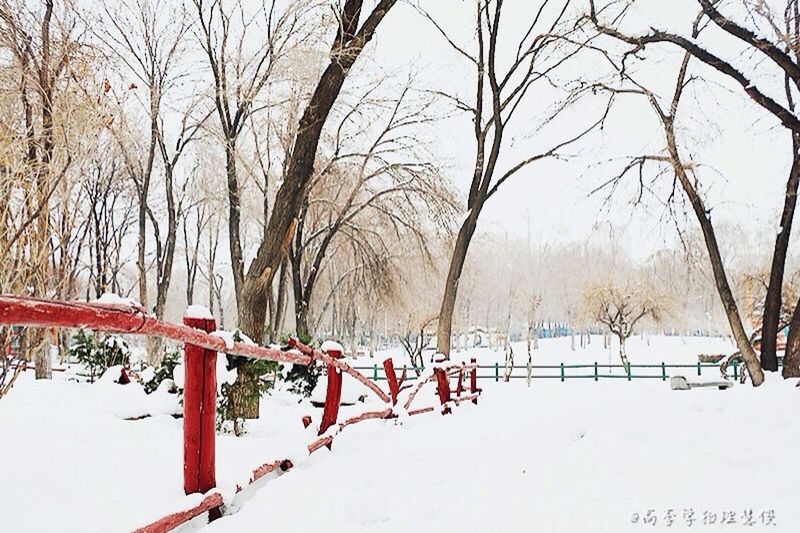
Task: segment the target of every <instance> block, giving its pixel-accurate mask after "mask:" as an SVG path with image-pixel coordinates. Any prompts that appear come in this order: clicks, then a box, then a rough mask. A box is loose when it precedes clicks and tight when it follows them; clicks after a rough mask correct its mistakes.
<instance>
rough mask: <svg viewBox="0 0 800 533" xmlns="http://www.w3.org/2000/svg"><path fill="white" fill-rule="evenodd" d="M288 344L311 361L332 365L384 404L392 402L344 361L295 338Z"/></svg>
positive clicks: (290, 339) (378, 388)
mask: <svg viewBox="0 0 800 533" xmlns="http://www.w3.org/2000/svg"><path fill="white" fill-rule="evenodd" d="M288 344H289V346H291V347H292V348H295V349H297V350H298V351H299V352H300V353H302V354H303V355H306V356H308V357H310V358H312V359H317V360H319V361H322V362H323V363H325V364H326V365H333V366H335V367H336V368H338V369H339V370H341V371H342V372H345V373H347V374H350V375H351V376H352V377H353V378H354V379H355V380H356V381H358V382H359V383H361V384H362V385H364V386H365V387H367V388H368V389H369V390H371V391H372V392H374V393H375V395H376V396H378V398H380V399H381V400H383V401H384V402H385V403H389V402H391V401H392V400H391V398H389V396H388V395H387V394H386V393H385V392H383V391H382V390H381V388H380V387H378V386H377V385H376V384H375V383H373V382H372V381H370V380H369V378H367V377H366V376H365V375H364V374H362V373H361V372H359V371H358V370H355V369H354V368H353V367H351V366H350V365H348V364H347V363H345V362H344V361H339V360H338V359H335V358H333V357H331V356H329V355H327V354H325V353H322V352H321V351H319V350H315V349H314V348H312V347H310V346H307V345H305V344H303V343H302V342H300V341H298V340H297V339H295V338H289V341H288Z"/></svg>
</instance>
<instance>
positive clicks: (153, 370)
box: [139, 350, 181, 394]
mask: <svg viewBox="0 0 800 533" xmlns="http://www.w3.org/2000/svg"><path fill="white" fill-rule="evenodd" d="M180 364H181V352H180V351H179V350H166V352H165V353H164V357H162V358H161V362H160V363H159V364H158V366H157V367H152V366H148V367H146V368H144V369H143V370H142V371H141V372H139V380H140V381H141V382H142V386H143V387H144V391H145V392H146V393H147V394H150V393H152V392H154V391H155V390H156V389H158V387H159V385H161V383H163V382H164V381H165V380H172V375H173V372H174V371H175V367H177V366H178V365H180Z"/></svg>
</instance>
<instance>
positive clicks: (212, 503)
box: [133, 492, 222, 533]
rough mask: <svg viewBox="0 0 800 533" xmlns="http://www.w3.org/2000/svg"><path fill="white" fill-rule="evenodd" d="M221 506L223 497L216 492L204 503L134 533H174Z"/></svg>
mask: <svg viewBox="0 0 800 533" xmlns="http://www.w3.org/2000/svg"><path fill="white" fill-rule="evenodd" d="M221 505H222V495H220V494H219V493H218V492H215V493H213V494H209V495H207V496H206V497H205V498H203V501H201V502H200V503H199V504H197V505H195V506H194V507H190V508H189V509H185V510H183V511H178V512H177V513H172V514H171V515H168V516H165V517H164V518H162V519H160V520H157V521H156V522H153V523H152V524H148V525H146V526H144V527H140V528H139V529H137V530H136V531H134V532H133V533H166V532H167V531H172V530H173V529H175V528H176V527H178V526H179V525H181V524H185V523H186V522H188V521H189V520H191V519H192V518H194V517H196V516H200V515H201V514H203V513H205V512H206V511H211V510H213V509H219V507H220V506H221Z"/></svg>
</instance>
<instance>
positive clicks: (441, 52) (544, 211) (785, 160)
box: [374, 0, 790, 253]
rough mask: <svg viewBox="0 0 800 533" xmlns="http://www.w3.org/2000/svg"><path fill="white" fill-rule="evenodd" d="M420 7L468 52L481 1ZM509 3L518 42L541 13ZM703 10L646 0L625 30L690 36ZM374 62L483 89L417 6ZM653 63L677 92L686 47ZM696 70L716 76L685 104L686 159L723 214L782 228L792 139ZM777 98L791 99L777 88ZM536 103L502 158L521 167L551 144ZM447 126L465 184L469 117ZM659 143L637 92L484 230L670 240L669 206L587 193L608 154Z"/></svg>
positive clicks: (505, 199)
mask: <svg viewBox="0 0 800 533" xmlns="http://www.w3.org/2000/svg"><path fill="white" fill-rule="evenodd" d="M586 3H587V2H586V1H585V0H577V1H576V2H575V5H576V8H584V7H585V4H586ZM420 4H421V5H423V6H425V7H426V9H428V11H429V12H430V13H431V14H432V15H433V16H434V18H435V19H436V20H438V21H440V23H441V24H442V25H443V26H444V27H445V28H446V29H447V31H448V32H450V33H451V34H452V35H453V36H454V40H456V41H458V42H459V43H460V44H463V45H464V47H465V48H469V47H471V46H472V41H471V36H472V34H473V24H474V23H473V22H472V20H473V16H474V15H473V9H474V7H473V3H472V2H471V1H469V0H466V1H465V0H435V1H432V0H421V1H420ZM505 5H506V11H505V13H504V19H503V24H504V26H503V30H504V31H507V35H508V36H509V37H510V38H516V37H518V36H519V35H520V31H521V30H522V29H523V24H524V23H525V21H527V20H530V17H532V16H533V7H532V6H535V5H538V2H530V1H529V0H506V2H505ZM697 12H698V6H697V3H696V1H695V0H669V1H664V0H639V1H638V7H637V9H636V10H635V11H634V12H632V13H631V15H630V16H629V17H628V18H627V19H626V21H625V29H626V31H628V32H629V33H643V32H645V31H647V27H648V26H652V27H656V28H662V29H668V30H671V31H674V32H677V33H682V34H688V32H689V31H690V25H691V20H692V19H693V18H694V17H695V16H696V14H697ZM701 42H706V43H708V45H709V46H712V47H714V50H715V52H717V53H719V54H721V55H723V56H724V57H727V58H731V59H732V60H734V61H737V62H739V63H740V64H741V63H746V62H747V63H748V64H752V61H754V60H757V59H759V58H752V57H740V56H741V55H742V54H741V52H742V47H741V46H739V45H738V43H736V42H735V41H733V40H731V39H730V38H728V37H727V36H725V35H724V34H722V32H721V31H720V30H718V29H716V28H713V27H710V28H708V30H706V31H705V32H704V35H703V36H701ZM374 57H375V59H377V60H378V61H379V62H380V63H381V64H382V65H383V66H384V68H386V69H387V70H395V69H396V70H398V71H403V70H413V71H416V72H417V73H418V77H419V79H420V81H421V82H423V83H427V84H430V85H432V86H434V87H436V88H439V89H442V90H446V91H449V92H457V93H458V94H460V95H463V96H469V95H471V94H472V93H473V92H474V89H473V83H474V80H473V78H472V77H471V71H470V70H469V69H468V63H467V62H466V61H464V60H463V59H460V58H459V57H458V56H457V55H456V54H455V53H453V51H452V49H451V48H450V47H449V46H448V45H447V44H446V42H445V41H444V39H443V38H442V37H441V36H440V35H439V34H438V32H437V31H436V30H435V29H434V28H433V26H432V25H431V24H430V23H427V22H426V21H425V20H424V19H423V18H422V17H420V15H419V14H418V13H416V11H415V10H414V9H413V8H412V7H411V6H410V5H408V3H405V2H403V3H400V4H398V6H397V7H396V8H395V9H394V10H393V12H392V13H391V14H390V16H389V17H387V19H386V20H385V21H384V24H383V25H382V27H381V29H380V33H379V35H378V38H377V46H376V48H375V50H374ZM648 58H649V59H651V60H653V62H652V63H648V64H647V66H646V67H637V68H638V75H639V76H641V78H642V79H644V80H647V82H648V84H652V85H653V86H654V87H655V88H657V90H658V91H659V92H660V93H662V94H664V95H665V96H669V91H671V89H672V83H674V82H673V80H674V78H675V74H676V69H677V62H678V61H679V60H680V53H679V51H677V50H675V49H673V48H670V47H669V45H663V46H661V47H660V48H654V49H653V50H652V51H651V52H649V53H648ZM580 61H583V62H584V63H576V64H573V66H572V68H573V69H574V71H575V72H576V73H577V72H581V71H583V70H584V68H585V71H586V72H592V69H593V67H596V65H597V64H598V61H597V58H596V57H589V56H588V55H587V56H586V57H585V58H584V59H582V60H580ZM760 68H761V70H760V75H762V76H763V79H765V80H768V79H769V76H770V75H771V74H773V75H774V74H775V72H774V71H770V70H769V69H768V68H767V67H766V66H764V65H762V66H761V67H760ZM692 69H693V72H694V73H696V74H702V75H703V76H704V77H705V78H706V79H707V81H706V82H703V83H701V84H696V87H695V89H694V90H692V91H691V94H690V95H688V96H687V97H686V98H685V104H682V105H685V107H684V109H683V111H684V115H683V116H682V119H681V123H680V127H681V139H680V142H681V144H682V145H683V146H684V147H685V156H686V157H687V158H691V159H692V160H693V161H696V162H698V163H702V164H704V165H708V168H707V169H706V170H705V171H703V173H702V174H701V175H702V178H703V186H704V188H705V189H706V190H707V191H708V201H709V204H710V205H711V206H713V208H714V211H713V217H714V219H715V220H723V219H728V220H736V221H739V222H740V223H742V224H743V225H746V226H751V227H761V228H768V227H770V226H775V225H776V224H777V220H778V217H779V209H780V206H781V203H782V199H781V195H782V190H783V188H784V186H785V180H786V173H787V171H788V168H789V155H790V154H789V147H790V138H789V135H788V134H787V133H786V132H785V130H783V129H782V128H780V127H778V126H777V125H776V122H775V121H774V120H772V118H771V117H768V116H766V114H765V113H764V112H762V111H761V110H760V109H759V108H757V107H755V106H754V105H753V104H751V103H750V102H749V100H748V99H747V98H746V96H745V95H744V93H743V92H742V91H741V89H739V88H737V86H735V85H732V84H731V83H729V82H728V81H727V80H725V79H724V78H722V77H721V76H719V75H717V74H715V73H714V72H712V71H710V70H709V69H708V68H707V67H704V66H703V65H701V64H700V63H697V62H696V63H694V64H693V67H692ZM595 73H596V72H595ZM760 79H761V78H760ZM765 83H769V82H768V81H765ZM776 90H779V86H778V87H777V89H776ZM773 92H774V91H773ZM775 96H776V97H778V98H780V99H781V100H783V99H784V98H781V96H782V95H781V94H779V93H778V94H776V95H775ZM539 100H540V99H539V98H537V95H536V94H531V95H530V96H529V98H528V102H529V104H528V105H527V107H526V108H525V109H524V110H522V111H523V112H522V113H521V114H520V115H521V116H520V117H519V118H518V119H517V123H516V124H515V127H514V132H515V137H516V140H517V142H515V143H514V146H511V147H509V148H508V149H507V150H506V151H505V152H504V154H505V158H504V160H503V162H504V163H505V164H513V162H514V161H515V160H516V159H517V158H519V157H520V156H521V154H524V153H528V152H530V146H532V144H529V143H533V144H535V143H536V142H542V141H541V139H532V140H529V139H524V135H526V133H531V132H530V131H526V128H525V126H526V122H527V121H528V119H530V121H531V123H535V119H536V117H537V116H539V115H540V114H541V113H542V112H543V111H544V107H543V105H546V104H545V103H544V102H541V101H539ZM601 103H602V100H600V99H597V100H595V101H594V103H591V104H585V105H594V106H596V107H597V106H599V105H601ZM596 111H598V112H599V109H597V110H596ZM590 112H591V110H590V109H582V110H581V113H585V114H587V116H588V114H590ZM579 115H580V114H579ZM584 118H585V117H584ZM519 119H522V120H519ZM580 121H581V117H580V116H574V114H573V116H570V117H568V120H564V121H562V122H561V123H560V124H559V126H558V129H557V130H550V131H549V132H548V134H547V135H548V137H552V138H557V137H561V138H568V137H569V136H570V133H571V132H573V131H575V128H576V127H579V126H576V123H579V122H580ZM441 130H442V131H439V132H438V140H439V143H438V144H439V146H441V153H442V156H443V157H444V158H445V159H446V160H447V161H448V163H449V166H448V175H449V176H450V177H451V179H453V181H454V182H455V183H456V184H457V185H458V186H459V187H460V188H461V189H462V190H465V189H466V187H467V186H468V183H469V179H470V173H469V169H470V166H471V165H472V161H473V158H474V139H473V138H472V137H471V132H470V122H469V118H468V117H467V116H466V115H464V116H461V117H460V118H459V119H457V120H455V121H452V122H448V123H447V124H446V125H445V126H444V127H442V128H441ZM528 130H530V128H528ZM520 139H523V140H522V141H520ZM661 146H663V140H662V137H661V130H660V128H659V126H658V123H657V122H656V119H655V116H654V115H653V114H652V111H651V110H650V108H649V107H648V106H647V105H645V103H644V102H642V101H641V100H639V99H638V98H637V97H630V98H628V99H627V100H626V101H624V102H620V103H618V104H617V105H616V107H615V111H614V113H613V114H612V116H611V118H610V120H609V122H608V124H607V127H606V128H605V129H604V130H603V132H602V133H598V134H597V135H594V136H593V137H592V138H591V139H590V140H589V141H588V142H586V143H584V145H582V146H581V149H580V151H578V152H577V153H576V154H575V155H574V157H572V159H571V160H570V161H569V162H568V163H562V162H556V163H542V164H539V165H537V166H531V167H529V168H528V169H527V170H525V171H523V172H521V173H520V174H519V175H517V176H516V177H515V178H513V180H510V181H509V182H507V184H506V185H505V186H504V188H503V189H502V190H501V192H500V193H498V194H497V195H496V196H495V197H493V198H492V199H491V200H490V201H489V204H488V205H487V207H486V209H485V210H484V212H483V214H482V215H481V219H482V220H481V228H483V229H488V230H493V231H498V232H505V231H508V232H510V233H511V234H516V235H519V236H524V235H525V234H526V232H527V227H528V222H527V220H528V219H530V221H531V226H532V233H533V235H534V237H539V238H543V239H545V240H547V241H552V240H562V241H563V240H567V241H568V240H581V239H583V238H585V237H586V236H587V235H588V234H589V232H590V231H591V229H592V227H593V226H595V225H598V224H600V225H602V224H607V221H608V220H612V221H613V222H614V223H615V224H624V225H626V226H627V227H628V235H629V245H630V246H632V247H634V248H638V249H639V251H640V252H639V253H646V250H649V249H652V247H655V246H658V245H660V244H661V243H663V242H671V241H672V240H673V239H674V230H672V229H669V228H666V229H662V228H663V226H664V225H663V224H661V223H659V216H660V214H661V212H660V211H659V210H658V209H657V206H656V205H648V206H647V208H644V209H638V210H636V209H633V208H632V207H631V206H629V205H627V204H626V201H625V200H626V199H627V196H625V197H620V200H621V201H620V202H618V203H617V204H615V205H614V206H613V209H612V210H611V213H609V212H608V211H602V210H601V209H600V207H601V203H602V202H601V201H602V198H601V197H600V196H599V195H598V196H591V197H590V196H589V195H588V193H589V191H591V190H592V189H593V188H595V187H596V186H597V185H598V184H599V183H601V182H602V181H603V179H604V178H606V179H607V178H609V177H610V176H612V175H613V174H612V173H614V172H615V171H616V172H618V171H619V169H620V168H621V167H622V166H623V165H624V162H623V161H622V160H615V161H613V162H610V163H605V164H600V163H601V162H602V161H605V160H608V159H612V158H616V157H619V156H623V155H626V154H638V153H644V152H650V153H653V152H656V151H658V150H659V148H660V147H661ZM641 239H644V241H645V242H644V243H643V244H639V242H640V240H641Z"/></svg>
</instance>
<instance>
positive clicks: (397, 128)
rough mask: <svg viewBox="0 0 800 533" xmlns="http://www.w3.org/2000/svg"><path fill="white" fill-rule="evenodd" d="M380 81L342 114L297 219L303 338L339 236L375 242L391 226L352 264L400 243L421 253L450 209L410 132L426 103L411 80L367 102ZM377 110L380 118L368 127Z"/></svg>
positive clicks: (443, 187) (294, 248) (423, 120)
mask: <svg viewBox="0 0 800 533" xmlns="http://www.w3.org/2000/svg"><path fill="white" fill-rule="evenodd" d="M380 85H381V84H377V85H375V86H372V87H370V89H369V90H368V91H367V94H366V95H363V97H361V98H358V101H357V102H356V103H355V104H354V105H353V106H352V108H351V109H349V110H347V111H346V112H345V113H344V118H343V119H342V122H341V123H340V124H339V126H338V127H337V129H336V134H335V139H334V141H333V145H334V146H333V150H332V154H331V156H330V157H329V158H327V161H326V162H325V164H324V165H322V166H323V170H322V171H321V172H320V174H319V177H318V178H316V179H315V180H314V183H313V184H312V190H311V192H310V194H309V197H308V201H307V202H306V204H305V205H304V206H303V208H302V209H301V212H300V216H299V217H298V223H297V227H296V229H295V235H294V238H293V241H292V245H291V247H290V254H289V255H290V258H291V264H292V276H293V286H294V303H295V316H296V327H297V332H298V334H300V335H311V334H313V333H314V331H312V330H310V329H309V323H310V322H309V317H308V314H309V312H310V310H311V298H312V295H313V291H314V288H315V286H316V283H317V280H318V279H319V277H320V275H321V273H322V271H323V270H324V268H325V264H326V262H327V261H326V260H327V259H328V252H329V250H330V249H331V248H332V247H336V246H337V245H342V244H343V243H342V240H343V239H354V240H355V241H357V242H362V243H369V242H375V243H376V244H378V242H377V240H376V239H375V237H377V236H379V235H380V233H379V232H378V231H376V228H377V227H378V226H381V225H384V226H386V227H388V228H391V231H387V232H384V233H383V234H384V235H386V236H388V237H389V239H390V240H389V241H387V242H382V243H380V244H379V245H378V246H357V247H355V251H356V261H357V262H362V263H369V262H372V261H370V260H369V259H367V258H366V257H365V254H375V253H377V256H384V255H388V254H389V253H390V249H391V248H392V247H394V246H400V245H401V243H402V244H403V245H404V246H405V247H407V249H409V248H411V247H412V246H416V247H417V249H419V250H420V251H421V252H422V255H423V256H424V254H425V250H426V249H427V244H428V242H427V241H428V236H429V234H431V233H432V232H431V231H429V230H428V228H433V227H435V226H436V225H437V222H439V223H440V222H442V221H443V220H444V219H446V218H448V215H450V214H452V213H453V212H454V210H455V207H454V205H455V201H454V199H453V195H452V194H451V193H450V191H449V189H448V187H447V183H446V181H445V180H443V179H442V178H441V177H440V174H439V173H438V171H437V169H436V168H435V166H434V165H433V164H432V163H431V162H430V160H429V158H428V157H426V154H425V153H424V151H423V149H422V141H420V140H419V139H417V138H415V136H414V134H413V132H412V131H411V130H410V128H412V127H418V126H420V125H424V124H427V123H429V122H431V121H433V120H435V117H434V116H432V115H430V113H429V112H428V111H427V110H428V108H429V107H430V106H431V101H430V100H429V99H423V100H421V101H415V100H414V99H413V97H411V96H410V95H409V93H410V91H411V87H410V86H408V85H407V86H405V87H404V88H403V89H402V90H401V92H400V95H399V96H398V97H397V98H377V99H375V100H373V99H368V98H369V95H370V94H372V92H373V90H374V89H377V88H378V86H380ZM381 115H385V118H383V117H382V118H381V120H385V122H383V124H381V125H380V126H378V128H377V132H373V131H371V130H372V129H375V128H374V125H375V124H376V123H378V120H376V117H381ZM370 124H371V125H373V127H372V128H370ZM348 126H349V127H348ZM351 130H354V131H351ZM359 132H365V133H363V134H361V133H359ZM372 135H374V138H370V136H372ZM345 138H346V139H347V142H345V140H344V139H345ZM392 243H394V244H392Z"/></svg>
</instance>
